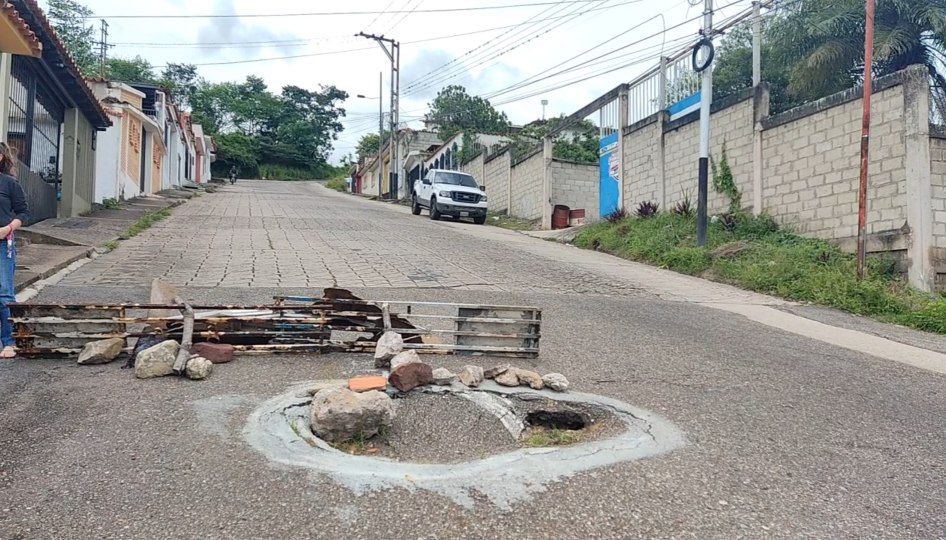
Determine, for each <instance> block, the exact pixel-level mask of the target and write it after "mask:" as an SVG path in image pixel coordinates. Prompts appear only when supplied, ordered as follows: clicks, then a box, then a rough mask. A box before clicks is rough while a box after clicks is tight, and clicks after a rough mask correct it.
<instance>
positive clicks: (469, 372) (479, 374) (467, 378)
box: [457, 365, 483, 386]
mask: <svg viewBox="0 0 946 540" xmlns="http://www.w3.org/2000/svg"><path fill="white" fill-rule="evenodd" d="M457 377H459V379H460V382H461V383H463V384H464V385H466V386H479V385H480V383H481V382H483V368H481V367H480V366H472V365H468V366H463V369H461V370H460V374H459V375H457Z"/></svg>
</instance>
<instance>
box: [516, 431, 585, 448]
mask: <svg viewBox="0 0 946 540" xmlns="http://www.w3.org/2000/svg"><path fill="white" fill-rule="evenodd" d="M580 440H581V437H580V435H579V433H578V432H577V431H568V430H565V429H545V428H538V427H537V428H532V431H530V432H529V434H528V435H527V436H526V437H525V438H524V439H522V446H525V447H528V448H542V447H545V446H567V445H569V444H575V443H577V442H578V441H580Z"/></svg>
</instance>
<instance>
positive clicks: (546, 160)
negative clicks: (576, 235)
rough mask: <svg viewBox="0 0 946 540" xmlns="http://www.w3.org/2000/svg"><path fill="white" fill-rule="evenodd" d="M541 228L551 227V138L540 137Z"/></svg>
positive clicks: (547, 228)
mask: <svg viewBox="0 0 946 540" xmlns="http://www.w3.org/2000/svg"><path fill="white" fill-rule="evenodd" d="M542 161H543V166H542V229H544V230H549V229H551V228H552V139H551V138H549V137H545V138H544V139H542Z"/></svg>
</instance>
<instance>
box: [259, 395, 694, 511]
mask: <svg viewBox="0 0 946 540" xmlns="http://www.w3.org/2000/svg"><path fill="white" fill-rule="evenodd" d="M339 384H340V381H323V382H321V383H320V382H311V383H307V384H304V385H300V386H297V387H294V388H293V389H291V390H289V391H287V392H286V393H284V394H281V395H279V396H276V397H274V398H272V399H270V400H268V401H266V402H264V403H263V404H262V405H261V406H260V407H258V408H257V409H256V410H255V411H254V412H253V413H252V414H251V415H250V417H249V419H248V421H247V424H246V426H245V427H244V431H243V434H244V438H245V439H246V440H247V442H248V443H249V444H251V445H252V446H253V447H254V448H255V449H256V450H258V451H259V452H260V453H262V454H263V455H264V456H266V457H267V458H269V459H271V460H273V461H275V462H278V463H281V464H285V465H290V466H296V467H300V468H305V469H308V470H312V471H316V472H320V473H323V474H325V475H328V476H329V477H330V478H332V479H333V480H334V481H335V482H337V483H339V484H341V485H343V486H346V487H348V488H349V489H351V490H352V491H354V492H355V493H363V492H366V491H376V490H383V489H389V488H404V489H408V490H414V489H425V490H429V491H432V492H435V493H439V494H441V495H443V496H445V497H448V498H450V499H451V500H453V501H454V502H456V503H457V504H460V505H463V506H466V507H471V506H472V505H473V501H474V498H473V497H474V495H475V494H479V495H482V496H484V497H486V498H487V499H488V500H489V501H490V502H491V503H493V504H495V505H496V506H498V507H499V508H502V509H506V510H508V509H510V508H511V504H512V503H515V502H517V501H521V500H525V499H527V498H529V497H530V496H531V495H532V494H534V493H536V492H540V491H543V490H544V489H546V486H547V485H548V484H550V483H552V482H556V481H561V480H563V479H565V478H567V477H569V476H572V475H574V474H577V473H580V472H584V471H589V470H593V469H597V468H600V467H607V466H610V465H615V464H618V463H623V462H630V461H634V460H637V459H641V458H645V457H650V456H655V455H658V454H661V453H664V452H668V451H670V450H673V449H675V448H677V447H679V446H681V445H682V444H683V443H684V437H683V435H682V433H681V432H680V431H679V430H678V429H677V428H676V427H674V426H673V425H672V424H670V423H669V422H668V421H666V420H664V419H662V418H660V417H659V416H657V415H654V414H653V413H651V412H648V411H645V410H642V409H639V408H637V407H634V406H632V405H629V404H627V403H623V402H620V401H617V400H613V399H610V398H607V397H604V396H597V395H593V394H582V393H578V392H568V393H556V392H552V391H548V390H540V391H536V390H531V389H529V388H525V387H517V388H507V387H503V386H499V385H496V384H495V383H493V382H492V381H485V382H484V383H483V384H482V385H481V386H480V387H479V388H476V389H472V388H466V387H465V386H462V385H459V384H455V385H454V386H452V387H438V386H429V387H423V388H422V389H418V390H415V391H413V392H412V393H411V394H410V395H409V396H408V397H407V398H405V399H400V400H397V401H398V414H397V417H396V418H400V419H401V420H400V421H398V420H396V424H395V426H393V427H392V428H391V430H390V432H388V433H387V434H385V436H384V437H382V438H380V439H378V440H377V441H376V443H375V446H374V448H376V450H373V451H370V452H369V451H368V448H360V449H358V450H359V451H356V452H353V453H352V452H351V449H349V448H342V449H339V448H336V447H333V446H332V445H330V444H328V443H327V442H325V441H323V440H321V439H319V438H318V437H316V436H315V435H314V434H313V433H312V431H311V430H310V428H309V404H310V403H311V400H312V398H311V394H312V393H314V391H316V390H318V389H320V388H327V387H331V386H337V385H339ZM530 419H531V420H530ZM578 419H580V422H579V420H578ZM397 422H399V423H397ZM579 423H580V424H581V427H578V426H579ZM574 427H578V429H571V428H574ZM399 430H400V431H399ZM579 432H580V433H581V437H579V438H577V439H576V438H575V434H576V433H579Z"/></svg>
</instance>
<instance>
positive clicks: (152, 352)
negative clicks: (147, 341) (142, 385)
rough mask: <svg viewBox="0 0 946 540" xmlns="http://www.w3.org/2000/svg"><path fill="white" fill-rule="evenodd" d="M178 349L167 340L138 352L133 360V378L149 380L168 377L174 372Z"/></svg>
mask: <svg viewBox="0 0 946 540" xmlns="http://www.w3.org/2000/svg"><path fill="white" fill-rule="evenodd" d="M180 348H181V346H180V345H179V344H178V343H177V342H176V341H174V340H171V339H169V340H167V341H162V342H161V343H158V344H157V345H155V346H154V347H151V348H148V349H145V350H143V351H141V352H139V353H138V358H137V359H136V360H135V377H138V378H139V379H151V378H153V377H164V376H165V375H170V374H171V373H173V372H174V361H175V360H176V359H177V351H178V349H180Z"/></svg>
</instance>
